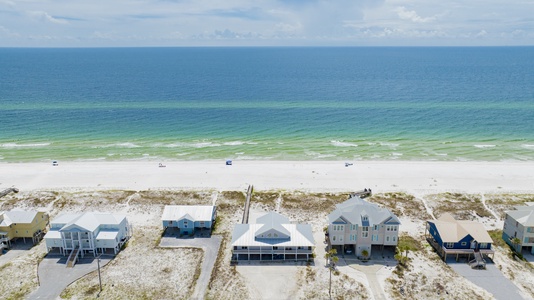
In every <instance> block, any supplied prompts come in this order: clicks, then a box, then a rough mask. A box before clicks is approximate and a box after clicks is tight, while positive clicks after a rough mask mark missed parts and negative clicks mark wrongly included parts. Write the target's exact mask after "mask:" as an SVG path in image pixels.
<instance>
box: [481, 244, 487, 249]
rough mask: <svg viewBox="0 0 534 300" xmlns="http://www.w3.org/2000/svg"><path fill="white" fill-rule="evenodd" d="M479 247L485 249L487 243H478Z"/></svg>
mask: <svg viewBox="0 0 534 300" xmlns="http://www.w3.org/2000/svg"><path fill="white" fill-rule="evenodd" d="M479 248H480V249H486V248H488V244H487V243H480V245H479Z"/></svg>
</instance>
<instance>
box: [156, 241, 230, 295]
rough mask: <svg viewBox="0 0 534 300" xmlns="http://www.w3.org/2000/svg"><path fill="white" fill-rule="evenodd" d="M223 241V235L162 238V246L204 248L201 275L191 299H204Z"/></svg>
mask: <svg viewBox="0 0 534 300" xmlns="http://www.w3.org/2000/svg"><path fill="white" fill-rule="evenodd" d="M221 241H222V237H221V236H218V235H212V236H211V237H196V238H177V237H175V236H165V237H163V238H161V242H160V244H159V246H160V247H169V248H178V247H193V248H202V249H203V250H204V259H203V261H202V266H201V272H200V276H199V277H198V280H197V282H196V285H195V290H194V292H193V295H192V296H191V299H204V295H205V294H206V289H207V288H208V284H209V283H210V278H211V272H212V271H213V266H215V262H216V260H217V255H218V253H219V247H220V245H221Z"/></svg>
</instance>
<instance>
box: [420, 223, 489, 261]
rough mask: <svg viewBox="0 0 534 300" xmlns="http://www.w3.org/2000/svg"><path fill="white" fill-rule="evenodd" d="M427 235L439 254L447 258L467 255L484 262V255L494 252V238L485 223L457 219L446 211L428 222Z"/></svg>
mask: <svg viewBox="0 0 534 300" xmlns="http://www.w3.org/2000/svg"><path fill="white" fill-rule="evenodd" d="M425 237H426V239H427V241H428V242H429V243H430V245H432V246H433V247H434V249H436V251H437V252H438V254H439V255H440V256H441V257H442V258H443V260H444V261H446V260H447V255H450V254H452V255H456V260H458V257H459V255H467V259H468V260H469V259H470V258H471V256H472V257H473V258H474V259H477V260H479V261H480V262H482V259H483V256H489V255H492V256H493V254H494V251H493V250H492V249H491V245H492V243H493V240H492V239H491V237H490V236H489V234H488V232H487V231H486V229H485V228H484V225H482V224H480V223H478V222H476V221H469V220H456V219H455V218H454V217H453V216H452V215H451V214H449V213H445V214H443V215H442V216H440V217H439V218H438V219H437V220H428V221H427V222H426V230H425Z"/></svg>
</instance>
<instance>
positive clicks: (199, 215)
mask: <svg viewBox="0 0 534 300" xmlns="http://www.w3.org/2000/svg"><path fill="white" fill-rule="evenodd" d="M216 217H217V210H216V206H213V205H166V206H165V208H164V209H163V216H162V217H161V221H162V223H163V229H165V230H166V229H168V228H175V229H178V230H179V233H180V235H192V234H194V233H195V232H197V231H201V232H204V231H206V230H207V231H208V233H211V228H212V226H213V224H214V223H215V218H216Z"/></svg>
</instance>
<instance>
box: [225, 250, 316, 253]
mask: <svg viewBox="0 0 534 300" xmlns="http://www.w3.org/2000/svg"><path fill="white" fill-rule="evenodd" d="M232 251H233V253H234V254H312V253H313V250H308V249H298V250H258V249H256V250H251V249H237V250H232Z"/></svg>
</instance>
